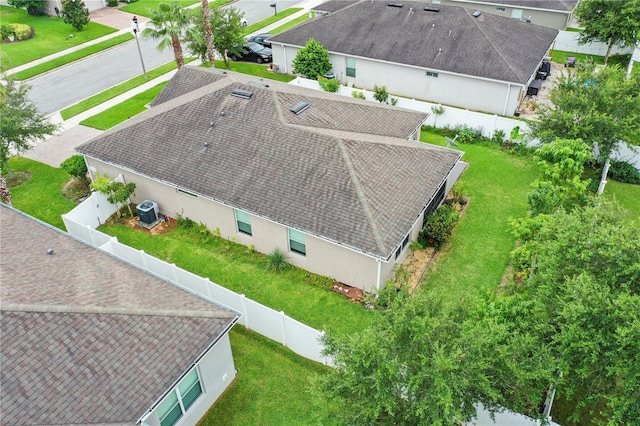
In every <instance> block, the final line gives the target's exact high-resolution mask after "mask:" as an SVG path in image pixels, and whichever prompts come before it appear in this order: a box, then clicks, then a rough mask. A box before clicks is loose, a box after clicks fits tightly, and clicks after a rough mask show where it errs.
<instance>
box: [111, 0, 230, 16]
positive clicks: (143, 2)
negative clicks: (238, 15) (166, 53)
mask: <svg viewBox="0 0 640 426" xmlns="http://www.w3.org/2000/svg"><path fill="white" fill-rule="evenodd" d="M234 1H235V0H215V1H210V2H209V9H213V8H215V7H220V6H224V5H227V4H229V3H232V2H234ZM158 3H159V1H158V0H139V1H136V2H133V3H129V4H127V5H125V6H122V7H120V8H119V9H118V10H122V11H123V12H128V13H132V14H134V15H138V16H145V17H147V18H148V17H150V16H151V14H150V13H149V9H152V10H153V9H156V8H157V7H158ZM178 3H180V6H182V7H188V6H193V5H195V4H197V5H198V6H195V7H194V8H196V9H197V8H199V7H200V6H199V5H200V4H202V2H201V1H200V0H178Z"/></svg>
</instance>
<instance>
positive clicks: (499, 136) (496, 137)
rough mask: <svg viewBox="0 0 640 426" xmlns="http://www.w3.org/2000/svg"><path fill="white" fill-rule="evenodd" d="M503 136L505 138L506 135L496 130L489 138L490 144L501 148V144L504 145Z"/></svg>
mask: <svg viewBox="0 0 640 426" xmlns="http://www.w3.org/2000/svg"><path fill="white" fill-rule="evenodd" d="M505 136H506V133H505V132H504V131H503V130H496V131H495V132H493V136H492V137H491V142H493V143H497V144H498V145H500V146H502V144H503V143H504V138H505Z"/></svg>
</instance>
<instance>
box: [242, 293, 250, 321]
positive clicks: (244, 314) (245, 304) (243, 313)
mask: <svg viewBox="0 0 640 426" xmlns="http://www.w3.org/2000/svg"><path fill="white" fill-rule="evenodd" d="M246 298H247V297H246V296H245V295H244V293H242V294H241V295H240V302H242V315H243V316H244V318H245V320H244V322H245V324H244V326H245V327H247V328H248V329H249V330H251V327H249V311H247V303H246Z"/></svg>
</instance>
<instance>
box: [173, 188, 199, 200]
mask: <svg viewBox="0 0 640 426" xmlns="http://www.w3.org/2000/svg"><path fill="white" fill-rule="evenodd" d="M177 189H178V192H179V193H181V194H183V195H188V196H189V197H193V198H198V196H197V195H196V194H192V193H190V192H187V191H185V190H184V189H180V188H177Z"/></svg>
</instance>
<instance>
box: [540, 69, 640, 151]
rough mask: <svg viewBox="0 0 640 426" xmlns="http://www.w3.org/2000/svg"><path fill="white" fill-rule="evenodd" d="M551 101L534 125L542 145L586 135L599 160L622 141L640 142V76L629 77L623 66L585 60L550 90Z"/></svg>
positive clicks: (585, 139) (587, 141) (580, 137)
mask: <svg viewBox="0 0 640 426" xmlns="http://www.w3.org/2000/svg"><path fill="white" fill-rule="evenodd" d="M550 99H551V101H552V104H551V105H541V106H540V112H539V115H538V120H536V121H534V122H532V123H531V131H532V135H533V136H534V137H537V138H539V139H540V140H541V141H542V142H543V143H550V142H552V141H553V140H554V139H556V138H567V139H582V140H583V141H584V142H585V143H586V144H588V146H589V147H591V148H592V150H593V151H594V154H595V155H597V158H598V159H599V161H600V162H605V161H606V160H608V159H609V158H610V157H611V154H612V152H613V151H614V150H615V149H616V147H617V145H618V143H620V142H624V143H627V144H628V145H634V144H635V145H637V144H638V143H639V141H640V78H638V76H635V75H632V76H630V78H628V79H627V78H626V76H625V72H624V70H623V69H621V68H619V67H617V66H608V67H605V68H602V69H596V67H595V65H594V64H589V63H587V64H584V65H583V66H581V67H579V68H578V69H577V70H576V71H575V72H573V73H565V74H563V75H562V76H561V77H560V78H559V79H558V80H557V81H556V83H555V85H554V87H553V88H552V90H551V95H550Z"/></svg>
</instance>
